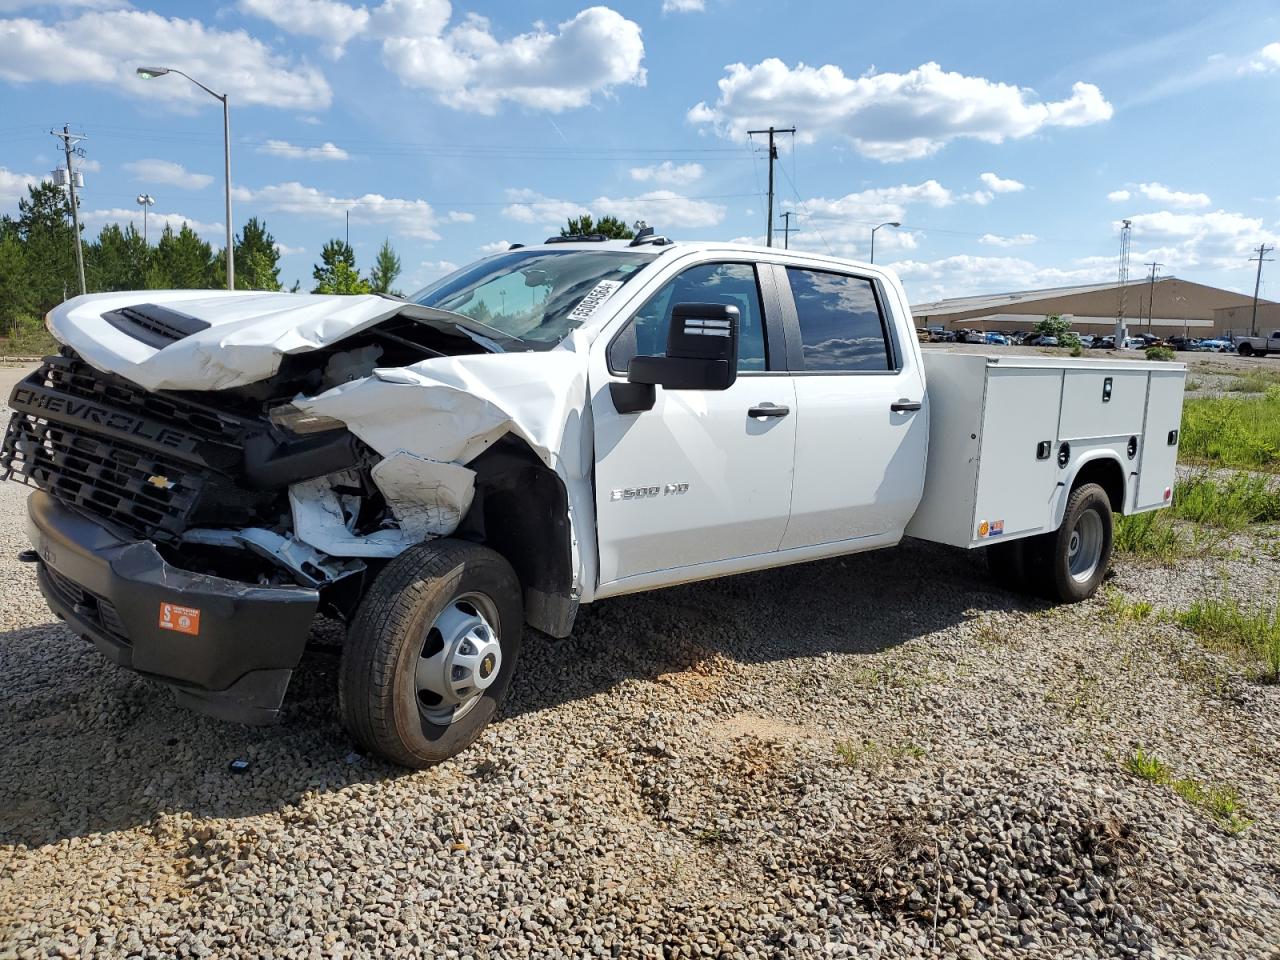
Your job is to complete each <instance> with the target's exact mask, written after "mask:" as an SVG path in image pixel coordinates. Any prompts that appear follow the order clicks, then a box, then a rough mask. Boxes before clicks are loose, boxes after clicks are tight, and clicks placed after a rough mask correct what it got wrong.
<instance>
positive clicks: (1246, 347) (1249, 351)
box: [1236, 343, 1253, 357]
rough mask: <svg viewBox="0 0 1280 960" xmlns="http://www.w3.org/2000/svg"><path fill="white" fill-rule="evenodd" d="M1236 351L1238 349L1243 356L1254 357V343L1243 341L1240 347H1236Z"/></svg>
mask: <svg viewBox="0 0 1280 960" xmlns="http://www.w3.org/2000/svg"><path fill="white" fill-rule="evenodd" d="M1236 351H1237V352H1238V353H1239V354H1240V356H1242V357H1252V356H1253V345H1252V344H1249V343H1242V344H1240V346H1239V347H1237V348H1236Z"/></svg>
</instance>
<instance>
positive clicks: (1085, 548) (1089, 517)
mask: <svg viewBox="0 0 1280 960" xmlns="http://www.w3.org/2000/svg"><path fill="white" fill-rule="evenodd" d="M1105 539H1106V537H1105V533H1104V528H1103V524H1102V517H1100V516H1099V515H1098V511H1096V510H1086V511H1085V512H1084V513H1082V514H1081V515H1080V517H1079V519H1077V520H1076V525H1075V526H1074V527H1073V528H1072V530H1071V537H1070V539H1069V540H1068V542H1067V569H1068V570H1069V571H1070V572H1071V578H1072V579H1073V580H1075V581H1077V582H1078V583H1085V582H1087V581H1088V580H1089V579H1091V578H1092V577H1093V575H1094V573H1095V572H1096V571H1097V569H1098V564H1099V563H1101V562H1102V545H1103V542H1104V541H1105Z"/></svg>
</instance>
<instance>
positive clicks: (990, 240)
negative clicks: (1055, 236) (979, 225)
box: [978, 233, 1038, 247]
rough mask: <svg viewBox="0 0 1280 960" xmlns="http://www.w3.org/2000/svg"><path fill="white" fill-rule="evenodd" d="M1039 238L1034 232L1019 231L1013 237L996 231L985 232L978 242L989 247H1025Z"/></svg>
mask: <svg viewBox="0 0 1280 960" xmlns="http://www.w3.org/2000/svg"><path fill="white" fill-rule="evenodd" d="M1037 239H1038V238H1037V237H1036V235H1035V234H1034V233H1019V234H1015V235H1014V236H1012V237H1002V236H1000V235H999V234H995V233H984V234H983V235H982V236H980V237H979V238H978V242H979V243H982V244H986V245H987V246H989V247H1025V246H1026V245H1027V244H1031V243H1035V242H1036V240H1037Z"/></svg>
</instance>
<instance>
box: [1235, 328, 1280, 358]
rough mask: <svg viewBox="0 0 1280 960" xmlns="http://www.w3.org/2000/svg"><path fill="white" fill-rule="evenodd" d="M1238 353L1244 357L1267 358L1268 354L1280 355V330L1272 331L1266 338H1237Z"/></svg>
mask: <svg viewBox="0 0 1280 960" xmlns="http://www.w3.org/2000/svg"><path fill="white" fill-rule="evenodd" d="M1236 353H1238V354H1240V356H1242V357H1265V356H1266V355H1267V354H1268V353H1280V330H1272V331H1271V333H1269V334H1268V335H1267V336H1265V337H1236Z"/></svg>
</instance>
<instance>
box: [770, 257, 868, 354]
mask: <svg viewBox="0 0 1280 960" xmlns="http://www.w3.org/2000/svg"><path fill="white" fill-rule="evenodd" d="M787 279H788V281H790V284H791V296H792V297H793V298H795V302H796V313H797V315H798V316H799V320H800V340H801V344H802V346H803V353H804V368H805V369H806V370H842V371H848V370H889V369H892V364H891V363H890V353H889V346H888V343H887V341H886V340H885V329H884V324H883V323H882V322H881V318H880V307H879V304H877V303H876V294H875V288H874V287H873V286H872V284H871V281H870V280H864V279H862V278H860V277H847V276H844V275H843V274H839V273H825V272H822V271H819V270H803V269H801V268H799V267H787Z"/></svg>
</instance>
